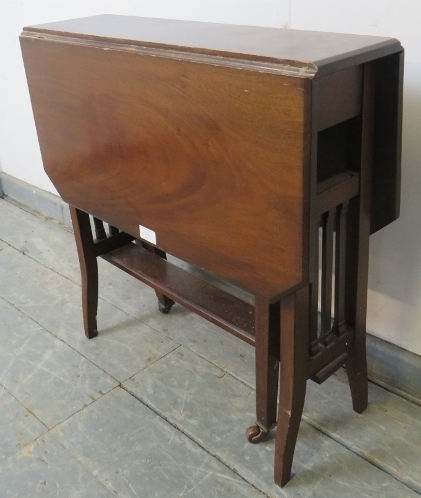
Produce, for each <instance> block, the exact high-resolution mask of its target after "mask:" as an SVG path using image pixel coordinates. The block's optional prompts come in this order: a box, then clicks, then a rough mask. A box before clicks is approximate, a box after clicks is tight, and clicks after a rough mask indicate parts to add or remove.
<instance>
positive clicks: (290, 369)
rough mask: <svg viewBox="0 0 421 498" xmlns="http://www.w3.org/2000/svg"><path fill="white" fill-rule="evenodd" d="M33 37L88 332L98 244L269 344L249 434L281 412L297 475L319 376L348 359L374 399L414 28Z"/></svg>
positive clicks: (46, 129) (169, 26)
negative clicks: (371, 377) (372, 281)
mask: <svg viewBox="0 0 421 498" xmlns="http://www.w3.org/2000/svg"><path fill="white" fill-rule="evenodd" d="M21 45H22V51H23V58H24V63H25V68H26V74H27V79H28V84H29V90H30V95H31V100H32V106H33V110H34V115H35V121H36V127H37V132H38V137H39V142H40V146H41V152H42V157H43V162H44V167H45V170H46V172H47V173H48V175H49V177H50V178H51V180H52V182H53V183H54V185H55V186H56V188H57V190H58V192H59V193H60V195H61V196H62V197H63V199H64V200H65V201H67V202H68V203H69V204H70V209H71V214H72V219H73V226H74V232H75V237H76V244H77V249H78V253H79V259H80V265H81V271H82V293H83V317H84V325H85V331H86V335H87V336H88V337H89V338H92V337H94V336H96V335H97V333H98V332H97V324H96V312H97V302H98V270H97V260H96V258H97V257H98V256H101V257H103V258H104V259H106V260H107V261H109V262H110V263H112V264H114V265H116V266H117V267H119V268H121V269H123V270H125V271H126V272H128V273H130V274H131V275H133V276H134V277H136V278H138V279H140V280H142V281H143V282H145V283H147V284H148V285H150V286H151V287H153V288H154V289H155V291H156V294H157V297H158V301H159V308H160V310H161V311H162V312H164V313H166V312H168V311H169V309H170V308H171V305H172V304H173V302H174V301H176V302H179V303H181V304H182V305H183V306H186V307H187V308H189V309H191V310H193V311H195V312H196V313H198V314H199V315H201V316H203V317H205V318H207V319H208V320H210V321H211V322H213V323H216V324H218V325H219V326H221V327H222V328H224V329H225V330H227V331H229V332H231V333H233V334H234V335H236V336H238V337H240V338H242V339H244V340H245V341H246V342H248V343H250V344H254V345H255V347H256V377H257V379H256V405H257V423H256V426H253V427H251V428H249V429H248V431H247V437H248V439H249V440H250V441H251V442H258V441H259V440H262V439H264V437H265V436H266V434H267V433H268V431H269V430H270V429H271V428H272V427H273V426H275V425H276V421H277V425H278V429H277V433H276V445H275V447H276V449H275V481H276V482H277V483H278V484H280V485H281V486H282V485H284V484H285V483H286V482H288V480H289V479H290V475H291V465H292V459H293V453H294V448H295V443H296V438H297V433H298V429H299V424H300V420H301V415H302V410H303V404H304V397H305V390H306V382H307V379H312V380H314V381H316V382H318V383H321V382H323V381H324V380H325V379H327V378H328V377H329V376H330V375H331V374H332V373H333V372H335V371H336V370H337V369H338V368H339V367H341V366H343V365H344V366H345V367H346V371H347V373H348V378H349V384H350V387H351V395H352V402H353V407H354V409H355V410H356V411H357V412H362V411H363V410H364V409H365V408H366V406H367V367H366V355H365V323H366V302H367V271H368V242H369V236H370V234H371V233H373V232H375V231H377V230H379V229H381V228H382V227H384V226H385V225H387V224H389V223H391V222H392V221H393V220H395V219H396V218H397V216H398V214H399V198H400V192H399V190H400V185H399V183H400V152H401V136H400V135H401V99H402V74H403V69H402V68H403V51H402V47H401V45H400V43H399V42H398V41H397V40H395V39H391V38H378V37H369V36H355V35H344V34H334V33H317V32H307V31H293V30H283V29H274V28H256V27H246V26H228V25H221V24H206V23H195V22H185V21H171V20H160V19H142V18H136V17H123V16H109V15H102V16H96V17H90V18H84V19H75V20H71V21H63V22H56V23H51V24H45V25H39V26H33V27H27V28H25V29H24V31H23V33H22V35H21ZM89 215H92V216H93V217H94V224H95V232H96V235H95V237H94V235H93V233H92V231H91V225H90V218H89ZM103 222H106V223H107V225H108V226H107V232H106V231H105V229H104V223H103ZM167 252H168V253H171V254H173V255H174V256H176V257H178V258H180V259H182V260H184V261H187V262H188V263H190V264H193V265H196V266H198V267H200V268H203V269H205V270H207V271H208V272H210V273H212V274H214V275H216V276H217V277H219V278H222V279H223V280H225V281H228V282H230V283H231V284H234V285H235V286H237V287H240V288H242V289H244V290H246V291H248V292H250V293H251V294H253V295H254V296H255V305H254V306H252V305H250V304H247V303H244V302H243V301H241V300H240V299H238V298H237V297H233V296H232V295H230V294H227V293H226V292H224V291H222V290H220V289H219V288H216V287H214V286H213V285H211V284H209V283H208V282H206V281H203V280H201V279H200V278H199V277H197V276H195V275H192V274H191V273H188V272H187V271H185V270H183V269H181V268H179V267H177V266H174V265H173V264H171V263H170V262H168V261H167V260H166V253H167ZM319 270H320V271H319ZM319 310H321V315H320V316H321V318H319ZM169 319H170V318H169ZM279 360H280V376H279ZM279 377H280V381H279ZM278 385H279V387H280V394H279V411H278V415H277V413H276V412H277V398H278Z"/></svg>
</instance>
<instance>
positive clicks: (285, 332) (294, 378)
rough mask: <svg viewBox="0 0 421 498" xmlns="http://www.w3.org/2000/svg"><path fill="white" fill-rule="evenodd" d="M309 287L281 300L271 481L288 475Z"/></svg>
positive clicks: (300, 402)
mask: <svg viewBox="0 0 421 498" xmlns="http://www.w3.org/2000/svg"><path fill="white" fill-rule="evenodd" d="M308 313H309V289H308V287H305V288H303V289H301V290H299V291H297V292H295V293H294V294H291V295H289V296H287V297H285V298H284V299H282V301H281V379H280V393H279V412H278V426H277V430H276V442H275V482H276V484H278V485H279V486H281V487H282V486H284V485H285V484H286V483H287V482H288V481H289V480H290V478H291V467H292V460H293V456H294V450H295V444H296V441H297V435H298V430H299V428H300V422H301V416H302V413H303V407H304V399H305V394H306V384H307V378H308V341H309V324H308V321H309V320H308Z"/></svg>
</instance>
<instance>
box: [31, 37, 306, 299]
mask: <svg viewBox="0 0 421 498" xmlns="http://www.w3.org/2000/svg"><path fill="white" fill-rule="evenodd" d="M22 42H23V46H24V51H25V54H26V62H25V64H26V69H27V73H28V81H29V86H30V92H31V98H32V102H33V106H34V112H35V116H36V118H35V119H36V124H37V132H38V138H39V141H40V146H41V152H42V157H43V162H44V167H45V170H46V172H47V173H48V175H49V176H50V178H51V180H52V181H53V183H54V185H55V186H56V188H57V190H58V191H59V193H60V195H61V196H62V197H63V199H64V200H65V201H66V202H68V203H69V204H72V205H75V206H77V207H79V208H80V209H82V210H84V211H86V212H88V213H92V214H94V215H95V216H97V217H99V218H101V219H103V220H105V221H107V222H109V223H111V224H112V225H114V226H117V227H119V228H120V229H122V230H124V231H125V232H127V233H130V234H132V235H134V236H139V225H143V226H146V227H148V228H149V229H151V230H153V231H155V232H156V237H157V245H158V246H159V247H160V248H162V249H164V250H165V251H167V252H170V253H172V254H174V255H175V256H177V257H179V258H181V259H184V260H186V261H189V262H190V263H192V264H195V265H197V266H199V267H202V268H206V269H207V270H208V271H210V272H212V273H214V274H216V275H218V276H220V277H222V278H224V279H227V280H229V281H230V282H232V283H233V284H235V285H237V286H239V287H241V288H244V289H246V290H248V291H250V292H252V293H254V294H257V295H261V296H263V297H265V298H266V299H274V298H276V297H277V296H278V295H280V294H281V293H283V292H285V291H286V290H288V289H289V288H291V287H293V286H294V285H298V284H299V283H300V282H301V281H302V280H303V265H302V254H303V247H302V246H303V229H304V230H305V227H304V228H303V217H304V214H305V213H304V201H303V200H304V198H305V192H304V175H305V174H306V169H307V168H308V164H307V163H308V147H307V142H308V140H307V130H306V128H305V126H306V117H307V115H308V113H309V101H308V95H309V81H308V80H307V79H300V78H288V77H287V76H284V75H278V74H276V75H275V74H264V73H260V72H256V71H246V70H244V71H238V70H236V69H232V68H226V67H223V65H220V66H214V65H208V64H200V65H199V64H196V63H192V62H189V61H176V60H172V59H166V58H157V57H150V56H147V55H142V54H133V53H130V52H126V51H117V50H109V51H104V50H95V49H94V53H93V49H92V48H90V47H85V46H72V45H63V44H57V43H51V42H49V41H45V40H39V39H23V40H22ZM111 69H112V70H111ZM64 115H65V116H66V119H63V116H64ZM306 149H307V150H306ZM262 252H264V254H265V265H261V264H260V254H261V253H262ZM280 261H282V262H283V264H282V265H280V264H279V262H280Z"/></svg>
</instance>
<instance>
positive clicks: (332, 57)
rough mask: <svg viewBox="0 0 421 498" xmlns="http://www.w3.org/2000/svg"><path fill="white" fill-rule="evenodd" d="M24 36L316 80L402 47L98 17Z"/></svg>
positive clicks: (353, 38)
mask: <svg viewBox="0 0 421 498" xmlns="http://www.w3.org/2000/svg"><path fill="white" fill-rule="evenodd" d="M24 30H25V32H34V33H42V34H55V35H60V36H66V37H75V38H84V39H87V40H100V41H102V40H106V41H107V42H117V43H121V42H122V41H125V42H128V43H130V44H132V45H142V46H144V47H151V48H165V49H167V50H168V49H172V50H182V51H188V52H196V53H202V54H215V55H218V56H226V57H234V58H241V57H245V58H246V59H248V60H254V61H256V60H257V61H259V60H260V61H272V62H279V63H281V64H284V65H287V66H292V67H301V68H302V69H304V68H308V70H310V71H313V72H319V76H321V75H324V74H327V73H329V72H331V71H332V70H334V71H335V72H336V71H337V70H338V65H340V67H341V69H344V68H345V67H349V66H353V65H355V64H362V63H364V62H368V61H370V60H372V59H377V58H379V57H382V56H386V55H388V54H391V53H395V52H397V51H399V50H400V49H401V47H400V43H399V41H398V40H396V39H394V38H385V37H380V36H361V35H350V34H343V33H324V32H317V31H300V30H293V29H279V28H263V27H257V26H237V25H231V24H229V25H227V24H215V23H205V22H192V21H178V20H172V19H151V18H141V17H129V16H116V15H100V16H93V17H85V18H81V19H73V20H68V21H59V22H54V23H48V24H40V25H38V26H29V27H26V28H24Z"/></svg>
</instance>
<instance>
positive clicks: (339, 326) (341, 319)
mask: <svg viewBox="0 0 421 498" xmlns="http://www.w3.org/2000/svg"><path fill="white" fill-rule="evenodd" d="M348 204H349V202H344V203H343V204H342V206H340V207H338V213H337V219H336V250H335V260H336V261H335V319H334V324H333V330H334V333H335V334H336V335H342V334H344V333H345V332H346V320H345V278H346V275H345V270H346V230H347V214H348Z"/></svg>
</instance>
